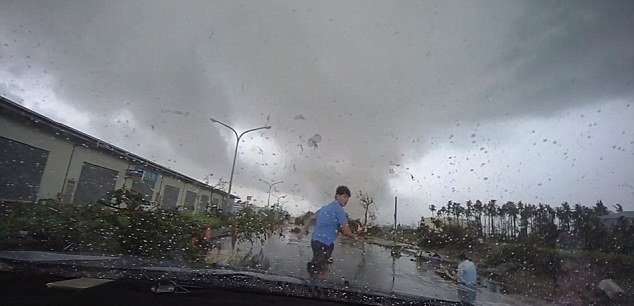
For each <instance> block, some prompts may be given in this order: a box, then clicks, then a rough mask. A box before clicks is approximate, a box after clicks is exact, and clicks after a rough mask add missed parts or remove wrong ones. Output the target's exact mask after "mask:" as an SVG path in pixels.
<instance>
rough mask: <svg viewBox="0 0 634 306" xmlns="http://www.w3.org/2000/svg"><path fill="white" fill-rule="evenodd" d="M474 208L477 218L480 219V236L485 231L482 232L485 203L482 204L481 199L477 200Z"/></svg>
mask: <svg viewBox="0 0 634 306" xmlns="http://www.w3.org/2000/svg"><path fill="white" fill-rule="evenodd" d="M473 209H474V211H475V213H476V215H477V219H478V222H477V223H478V235H479V236H483V232H482V212H483V211H484V205H482V202H480V200H476V202H475V204H474V205H473Z"/></svg>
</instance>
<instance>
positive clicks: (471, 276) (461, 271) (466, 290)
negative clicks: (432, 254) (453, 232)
mask: <svg viewBox="0 0 634 306" xmlns="http://www.w3.org/2000/svg"><path fill="white" fill-rule="evenodd" d="M460 260H462V261H461V262H460V264H458V273H457V275H456V281H457V282H458V296H459V297H460V301H461V302H462V303H465V304H468V305H473V304H475V300H476V293H477V288H478V274H477V271H476V265H475V264H474V263H473V262H472V261H471V260H469V258H468V257H467V255H466V254H465V253H462V254H460Z"/></svg>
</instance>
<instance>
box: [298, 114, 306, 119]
mask: <svg viewBox="0 0 634 306" xmlns="http://www.w3.org/2000/svg"><path fill="white" fill-rule="evenodd" d="M304 119H306V117H304V115H302V114H299V115H297V116H295V120H304Z"/></svg>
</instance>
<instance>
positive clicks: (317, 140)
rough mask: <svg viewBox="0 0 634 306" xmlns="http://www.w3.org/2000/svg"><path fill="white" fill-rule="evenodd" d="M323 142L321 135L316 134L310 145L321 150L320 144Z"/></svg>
mask: <svg viewBox="0 0 634 306" xmlns="http://www.w3.org/2000/svg"><path fill="white" fill-rule="evenodd" d="M319 142H321V135H319V134H315V136H313V137H311V138H309V139H308V145H309V146H311V147H313V148H314V149H317V148H319V146H318V143H319Z"/></svg>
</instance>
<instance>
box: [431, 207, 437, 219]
mask: <svg viewBox="0 0 634 306" xmlns="http://www.w3.org/2000/svg"><path fill="white" fill-rule="evenodd" d="M429 211H431V217H432V219H433V218H434V212H435V211H436V205H434V204H431V205H429Z"/></svg>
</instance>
